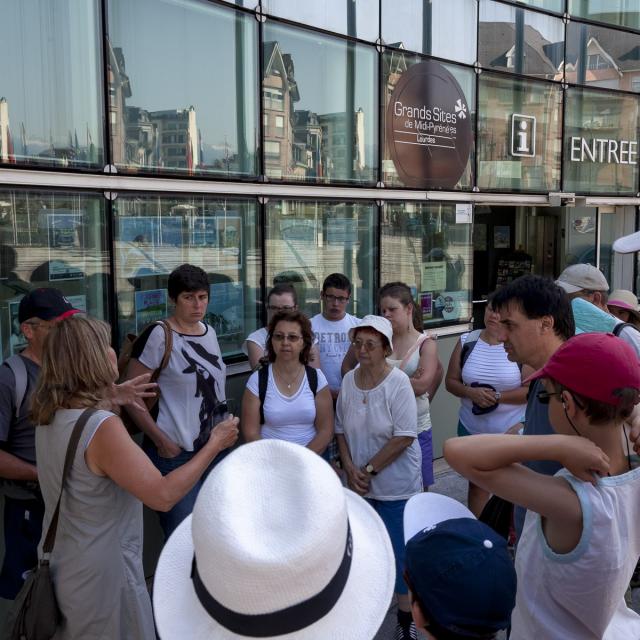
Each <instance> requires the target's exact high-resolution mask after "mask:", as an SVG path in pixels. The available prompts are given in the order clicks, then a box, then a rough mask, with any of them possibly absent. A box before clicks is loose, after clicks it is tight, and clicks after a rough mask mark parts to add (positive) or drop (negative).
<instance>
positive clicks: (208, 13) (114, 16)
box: [106, 0, 258, 176]
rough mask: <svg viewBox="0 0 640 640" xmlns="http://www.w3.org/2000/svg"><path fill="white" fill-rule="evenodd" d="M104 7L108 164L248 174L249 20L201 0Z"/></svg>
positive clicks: (252, 39) (252, 164) (251, 146)
mask: <svg viewBox="0 0 640 640" xmlns="http://www.w3.org/2000/svg"><path fill="white" fill-rule="evenodd" d="M108 4H109V43H108V47H107V52H106V55H107V61H106V62H107V69H108V73H109V109H110V113H109V117H110V121H111V151H112V155H113V161H114V163H115V164H116V165H117V166H118V167H121V168H122V169H124V170H126V171H145V172H159V173H176V172H177V173H185V174H214V175H216V176H244V175H256V174H257V173H258V165H257V154H256V144H257V140H258V90H257V82H258V78H257V60H258V49H257V46H258V45H257V42H258V32H257V24H258V23H257V22H256V20H255V18H253V17H252V16H250V15H248V14H245V13H242V12H240V11H236V10H234V9H232V8H230V7H222V6H217V5H215V4H213V3H208V2H202V1H201V0H137V1H136V2H130V1H129V0H111V1H110V2H109V3H108ZM151 18H152V19H151Z"/></svg>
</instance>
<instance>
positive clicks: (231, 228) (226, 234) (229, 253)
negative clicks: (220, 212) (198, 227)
mask: <svg viewBox="0 0 640 640" xmlns="http://www.w3.org/2000/svg"><path fill="white" fill-rule="evenodd" d="M214 220H215V225H214V228H215V230H216V237H217V246H218V264H219V267H220V268H231V267H234V268H239V267H240V266H241V260H242V218H240V216H229V215H225V216H216V217H215V218H214Z"/></svg>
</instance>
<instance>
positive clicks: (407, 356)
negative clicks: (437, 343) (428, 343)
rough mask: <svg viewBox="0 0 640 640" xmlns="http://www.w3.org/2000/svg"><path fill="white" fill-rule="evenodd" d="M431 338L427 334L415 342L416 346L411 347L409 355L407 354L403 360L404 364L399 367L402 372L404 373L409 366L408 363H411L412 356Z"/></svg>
mask: <svg viewBox="0 0 640 640" xmlns="http://www.w3.org/2000/svg"><path fill="white" fill-rule="evenodd" d="M428 339H429V336H428V335H426V334H424V333H423V334H422V335H421V336H420V337H419V338H418V339H417V340H416V342H415V344H414V345H413V347H411V349H409V351H407V353H406V354H405V356H404V358H402V362H401V363H400V366H399V367H398V369H401V370H402V371H404V368H405V367H406V366H407V363H408V362H409V359H410V358H411V356H412V355H413V353H414V351H415V350H416V349H420V347H422V343H423V342H424V341H425V340H428Z"/></svg>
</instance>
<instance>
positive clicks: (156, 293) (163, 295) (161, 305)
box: [135, 289, 167, 334]
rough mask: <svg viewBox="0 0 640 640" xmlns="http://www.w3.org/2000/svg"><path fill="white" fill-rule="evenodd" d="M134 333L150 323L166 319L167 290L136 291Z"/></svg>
mask: <svg viewBox="0 0 640 640" xmlns="http://www.w3.org/2000/svg"><path fill="white" fill-rule="evenodd" d="M135 304H136V333H138V334H139V333H140V332H141V331H142V329H143V328H144V327H146V326H147V325H148V324H149V323H150V322H155V321H156V320H162V318H166V317H167V290H166V289H150V290H149V291H136V300H135Z"/></svg>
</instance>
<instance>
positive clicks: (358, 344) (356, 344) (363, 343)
mask: <svg viewBox="0 0 640 640" xmlns="http://www.w3.org/2000/svg"><path fill="white" fill-rule="evenodd" d="M351 344H352V345H353V348H354V349H355V350H356V351H360V349H362V347H364V348H365V350H366V351H373V350H374V349H377V348H378V347H381V346H382V342H374V341H373V340H354V341H353V342H352V343H351Z"/></svg>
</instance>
